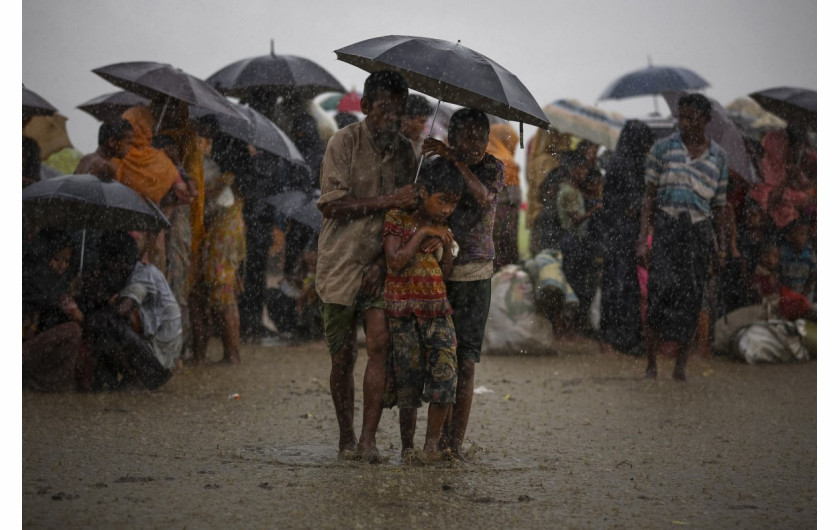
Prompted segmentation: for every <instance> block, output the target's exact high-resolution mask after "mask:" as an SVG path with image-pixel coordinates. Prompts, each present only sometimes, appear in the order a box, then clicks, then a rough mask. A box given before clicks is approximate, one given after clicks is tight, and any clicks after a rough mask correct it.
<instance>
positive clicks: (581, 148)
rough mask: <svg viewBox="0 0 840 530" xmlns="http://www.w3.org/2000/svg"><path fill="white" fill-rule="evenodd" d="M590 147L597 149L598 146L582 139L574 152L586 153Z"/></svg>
mask: <svg viewBox="0 0 840 530" xmlns="http://www.w3.org/2000/svg"><path fill="white" fill-rule="evenodd" d="M590 147H596V148H597V147H598V144H596V143H595V142H591V141H589V140H586V139H584V140H581V141H580V142H578V144H577V149H575V151H580V152H581V153H582V152H584V151H586V150H587V149H589V148H590Z"/></svg>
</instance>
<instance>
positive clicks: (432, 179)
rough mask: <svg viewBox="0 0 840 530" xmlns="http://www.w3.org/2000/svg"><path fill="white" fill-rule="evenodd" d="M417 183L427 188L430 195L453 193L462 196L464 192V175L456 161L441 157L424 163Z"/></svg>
mask: <svg viewBox="0 0 840 530" xmlns="http://www.w3.org/2000/svg"><path fill="white" fill-rule="evenodd" d="M417 184H419V185H420V186H423V187H424V188H426V192H427V193H428V194H429V195H433V194H435V193H451V194H452V195H456V196H458V197H460V196H461V195H463V193H464V176H463V175H461V172H460V171H459V170H458V167H457V166H456V165H455V164H454V163H452V162H450V161H449V160H447V159H445V158H441V157H437V158H434V159H432V160H430V161H428V162H426V163H425V164H423V167H422V168H421V169H420V175H419V176H418V177H417Z"/></svg>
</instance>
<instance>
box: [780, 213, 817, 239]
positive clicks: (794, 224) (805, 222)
mask: <svg viewBox="0 0 840 530" xmlns="http://www.w3.org/2000/svg"><path fill="white" fill-rule="evenodd" d="M800 226H804V227H805V228H807V229H808V233H809V234H810V232H811V220H810V219H808V218H807V217H805V216H800V217H799V218H798V219H794V220H793V221H791V222H790V224H788V225H787V226H785V227H784V230H783V231H784V235H785V237H786V238H789V237H791V236H792V235H793V232H794V231H795V230H796V229H797V228H799V227H800Z"/></svg>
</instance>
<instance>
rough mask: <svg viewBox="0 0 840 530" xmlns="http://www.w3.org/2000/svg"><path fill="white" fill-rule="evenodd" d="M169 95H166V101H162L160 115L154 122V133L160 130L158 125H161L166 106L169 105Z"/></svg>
mask: <svg viewBox="0 0 840 530" xmlns="http://www.w3.org/2000/svg"><path fill="white" fill-rule="evenodd" d="M170 99H171V96H166V101H165V102H164V103H163V109H161V111H160V117H159V118H158V121H157V123H156V124H155V134H157V133H158V131H160V126H161V125H163V117H164V116H165V115H166V107H168V106H169V100H170Z"/></svg>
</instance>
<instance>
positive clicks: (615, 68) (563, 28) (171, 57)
mask: <svg viewBox="0 0 840 530" xmlns="http://www.w3.org/2000/svg"><path fill="white" fill-rule="evenodd" d="M22 20H23V25H22V48H23V49H22V51H23V53H22V78H23V79H22V80H23V83H24V84H26V86H27V87H28V88H30V89H32V90H34V91H35V92H37V93H38V94H40V95H41V96H43V97H44V98H46V99H47V100H48V101H50V102H51V103H52V104H53V105H55V106H56V107H57V108H58V109H59V110H60V112H61V113H62V114H64V115H66V116H67V117H68V118H69V121H68V124H67V127H68V131H69V134H70V138H71V140H72V141H73V143H74V144H75V145H76V147H78V148H79V149H81V150H82V151H85V152H89V151H92V150H93V149H95V147H96V131H97V129H98V122H96V121H95V120H94V119H93V118H92V117H90V116H89V115H87V114H85V113H83V112H81V111H79V110H77V109H76V106H77V105H79V104H80V103H83V102H85V101H87V100H89V99H91V98H93V97H96V96H99V95H101V94H104V93H106V92H113V91H116V90H119V89H118V88H117V87H115V86H113V85H111V84H110V83H108V82H107V81H105V80H103V79H101V78H100V77H98V76H97V75H95V74H93V73H92V72H91V70H92V69H94V68H97V67H100V66H105V65H108V64H112V63H116V62H122V61H141V60H143V61H158V62H163V63H169V64H172V65H174V66H177V67H179V68H181V69H183V70H185V71H187V72H189V73H191V74H193V75H196V76H198V77H200V78H202V79H205V78H207V77H208V76H209V75H210V74H212V73H214V72H215V71H217V70H218V69H220V68H222V67H223V66H226V65H227V64H229V63H231V62H234V61H236V60H239V59H243V58H246V57H254V56H258V55H265V54H267V53H268V52H269V42H270V39H274V42H275V51H276V53H278V54H291V55H299V56H303V57H307V58H309V59H312V60H314V61H315V62H317V63H319V64H321V65H322V66H324V67H325V68H326V69H327V70H329V71H330V72H331V73H332V74H333V75H335V76H336V77H337V78H338V79H339V80H340V81H341V82H342V83H344V84H345V86H346V87H347V88H348V89H349V88H351V87H353V86H355V87H357V88H361V86H362V84H363V82H364V79H365V77H366V75H367V74H366V72H363V71H362V70H360V69H358V68H356V67H353V66H350V65H348V64H345V63H342V62H340V61H338V60H337V59H336V58H335V53H333V51H334V50H336V49H338V48H341V47H343V46H346V45H348V44H351V43H354V42H357V41H360V40H364V39H367V38H371V37H376V36H381V35H388V34H397V35H421V36H427V37H434V38H440V39H445V40H449V41H453V42H454V41H457V40H459V39H460V40H461V42H462V44H464V45H465V46H467V47H469V48H472V49H473V50H475V51H478V52H480V53H483V54H484V55H487V56H488V57H490V58H492V59H494V60H495V61H496V62H498V63H499V64H501V65H502V66H504V67H505V68H507V69H508V70H510V71H512V72H513V73H514V74H516V75H517V76H518V77H519V79H520V80H521V81H522V82H523V83H524V84H525V86H527V87H528V88H529V89H530V90H531V93H532V94H533V95H534V97H535V99H536V100H537V102H538V103H539V104H540V105H541V106H542V105H545V104H547V103H549V102H551V101H553V100H555V99H560V98H575V99H578V100H580V101H582V102H584V103H590V104H591V103H595V101H596V99H597V98H598V96H599V95H600V93H601V92H602V91H603V90H604V88H606V86H607V85H608V84H609V83H610V82H611V81H613V80H614V79H615V78H616V77H618V76H620V75H622V74H624V73H627V72H629V71H632V70H635V69H638V68H642V67H644V66H646V65H647V62H648V57H650V58H651V60H652V61H653V63H654V64H656V65H672V66H683V67H688V68H691V69H692V70H694V71H695V72H697V73H698V74H700V75H701V76H703V77H704V78H705V79H706V80H708V81H709V83H710V84H711V87H710V88H709V89H707V90H706V94H707V95H709V96H711V97H713V98H715V99H717V100H718V101H720V102H721V103H722V104H724V105H726V104H727V103H729V102H730V101H732V100H733V99H735V98H737V97H741V96H745V95H746V94H748V93H749V92H753V91H756V90H761V89H764V88H769V87H773V86H779V85H790V86H799V87H805V88H812V89H816V88H817V2H816V1H815V0H810V1H797V0H742V1H738V2H736V1H731V0H694V1H683V0H669V1H664V0H627V1H616V0H586V1H575V2H568V1H558V0H545V1H521V0H520V1H508V2H501V1H496V0H489V1H483V2H478V1H471V0H465V1H461V2H452V1H450V0H443V1H441V0H424V1H422V2H412V3H409V2H403V1H401V2H383V1H381V0H356V1H341V2H339V1H333V0H330V1H319V0H309V1H301V2H291V1H278V0H242V1H231V0H205V1H199V0H179V1H173V0H143V1H140V2H137V1H132V2H128V1H125V0H79V1H66V0H25V1H24V2H23V3H22ZM600 106H601V107H603V108H606V109H608V110H614V111H617V112H620V113H622V114H624V115H625V116H626V117H635V116H640V115H643V114H647V113H650V112H651V111H653V100H652V98H650V97H642V98H632V99H628V100H623V101H604V102H602V103H601V104H600ZM660 111H662V112H666V113H667V106H665V105H664V104H661V105H660ZM533 131H534V129H533V128H531V127H526V129H525V136H526V139H527V138H528V137H530V136H531V135H532V134H533Z"/></svg>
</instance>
